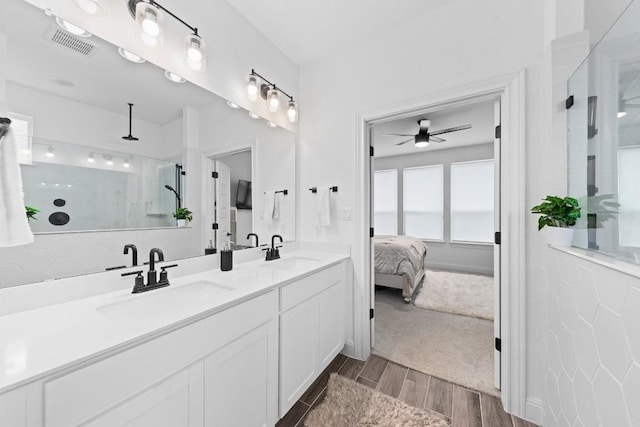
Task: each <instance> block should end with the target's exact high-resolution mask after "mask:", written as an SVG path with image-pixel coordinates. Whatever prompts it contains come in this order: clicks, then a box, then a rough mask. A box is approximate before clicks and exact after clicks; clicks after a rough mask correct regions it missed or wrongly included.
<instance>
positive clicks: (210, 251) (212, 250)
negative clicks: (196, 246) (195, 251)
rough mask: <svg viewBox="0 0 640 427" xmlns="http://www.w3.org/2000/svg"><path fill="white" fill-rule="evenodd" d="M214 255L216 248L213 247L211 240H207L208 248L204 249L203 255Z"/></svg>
mask: <svg viewBox="0 0 640 427" xmlns="http://www.w3.org/2000/svg"><path fill="white" fill-rule="evenodd" d="M215 253H216V248H214V247H213V240H209V246H208V247H206V248H204V254H205V255H213V254H215Z"/></svg>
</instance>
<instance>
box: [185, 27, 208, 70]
mask: <svg viewBox="0 0 640 427" xmlns="http://www.w3.org/2000/svg"><path fill="white" fill-rule="evenodd" d="M184 49H185V63H186V64H187V66H188V67H189V68H191V69H192V70H194V71H202V70H204V65H205V49H206V45H205V42H204V40H202V38H201V37H200V36H199V35H197V34H189V35H187V37H186V38H185V43H184Z"/></svg>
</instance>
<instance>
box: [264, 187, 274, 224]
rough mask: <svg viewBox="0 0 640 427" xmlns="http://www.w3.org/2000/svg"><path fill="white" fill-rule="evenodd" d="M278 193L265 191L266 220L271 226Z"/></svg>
mask: <svg viewBox="0 0 640 427" xmlns="http://www.w3.org/2000/svg"><path fill="white" fill-rule="evenodd" d="M275 202H276V192H275V191H265V192H264V220H265V221H266V222H267V223H268V224H271V222H272V221H273V212H274V210H275Z"/></svg>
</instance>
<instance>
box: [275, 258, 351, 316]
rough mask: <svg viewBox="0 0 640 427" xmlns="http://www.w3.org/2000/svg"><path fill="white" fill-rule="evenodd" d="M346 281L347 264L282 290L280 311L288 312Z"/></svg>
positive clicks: (333, 267)
mask: <svg viewBox="0 0 640 427" xmlns="http://www.w3.org/2000/svg"><path fill="white" fill-rule="evenodd" d="M344 279H345V263H344V262H341V263H340V264H337V265H334V266H331V267H329V268H327V269H325V270H322V271H319V272H317V273H314V274H312V275H310V276H307V277H305V278H303V279H300V280H298V281H296V282H294V283H291V284H289V285H286V286H284V287H282V288H281V289H280V311H286V310H288V309H290V308H291V307H295V306H296V305H298V304H300V303H301V302H303V301H305V300H307V299H309V298H311V297H312V296H314V295H317V294H319V293H320V292H322V291H324V290H325V289H328V288H330V287H331V286H333V285H335V284H336V283H338V282H340V281H343V280H344Z"/></svg>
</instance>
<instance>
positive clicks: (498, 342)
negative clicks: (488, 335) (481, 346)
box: [496, 338, 502, 352]
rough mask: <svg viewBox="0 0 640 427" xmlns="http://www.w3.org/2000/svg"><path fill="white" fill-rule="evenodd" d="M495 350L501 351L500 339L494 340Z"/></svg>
mask: <svg viewBox="0 0 640 427" xmlns="http://www.w3.org/2000/svg"><path fill="white" fill-rule="evenodd" d="M496 350H498V351H500V352H501V351H502V340H501V339H500V338H496Z"/></svg>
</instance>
